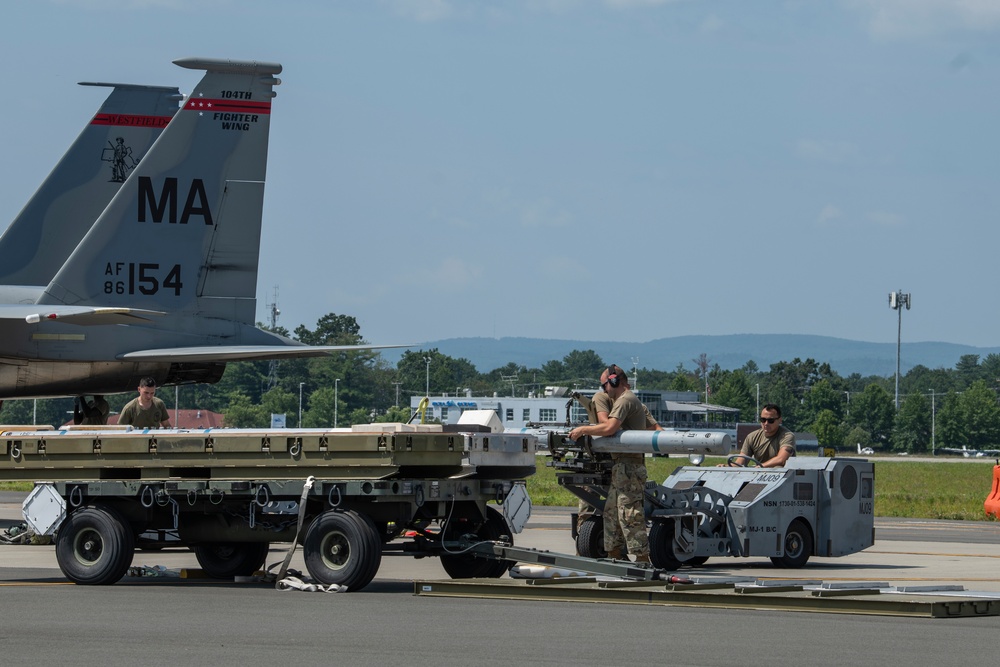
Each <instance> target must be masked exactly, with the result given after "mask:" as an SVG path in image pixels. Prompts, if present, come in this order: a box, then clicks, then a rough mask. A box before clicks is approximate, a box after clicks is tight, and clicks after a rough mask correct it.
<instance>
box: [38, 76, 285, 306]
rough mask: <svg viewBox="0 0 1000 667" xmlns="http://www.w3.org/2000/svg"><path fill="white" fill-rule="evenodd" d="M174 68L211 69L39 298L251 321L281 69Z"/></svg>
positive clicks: (254, 303) (59, 301) (51, 301)
mask: <svg viewBox="0 0 1000 667" xmlns="http://www.w3.org/2000/svg"><path fill="white" fill-rule="evenodd" d="M174 63H175V64H177V65H179V66H181V67H186V68H188V69H199V70H205V74H204V76H203V77H202V79H201V81H200V82H199V83H198V85H197V86H196V87H195V88H194V91H193V92H192V93H191V95H189V96H188V98H187V99H186V100H185V101H184V103H183V105H182V107H181V109H180V110H179V111H178V112H177V113H176V114H175V115H174V118H173V120H171V121H170V124H169V125H167V127H166V129H164V130H163V133H162V134H161V135H160V138H159V139H158V140H157V141H156V143H155V144H154V145H153V147H152V148H151V149H150V150H149V152H148V153H147V155H146V157H145V158H144V159H143V160H142V162H141V163H139V165H138V166H137V167H136V168H135V169H133V170H132V172H131V173H130V174H129V176H128V178H127V180H126V181H125V183H124V184H123V185H122V186H121V189H120V190H119V191H118V193H117V194H116V195H115V196H114V198H113V199H112V200H111V203H110V204H109V205H108V207H107V208H106V209H105V210H104V212H103V213H102V214H101V215H100V217H99V218H98V220H97V222H96V223H95V224H94V225H93V227H91V229H90V231H89V232H87V235H86V236H85V237H84V238H83V241H82V242H81V243H80V244H79V246H77V248H76V249H75V250H74V251H73V253H72V254H71V255H70V257H69V259H68V260H67V261H66V263H65V264H64V265H63V266H62V268H60V269H59V271H58V272H57V273H56V275H55V277H54V278H53V280H52V281H51V283H49V285H48V287H47V288H46V290H45V293H44V294H43V296H42V297H41V298H40V299H39V304H64V305H87V306H101V307H114V308H137V309H144V310H150V311H164V312H167V313H171V314H173V313H176V314H181V315H188V316H201V317H214V318H221V319H226V320H235V321H237V322H241V323H245V324H253V322H254V317H255V314H256V292H257V261H258V257H259V251H260V229H261V218H262V212H263V198H264V179H265V173H266V167H267V145H268V135H269V128H270V119H271V100H272V98H273V97H274V96H275V93H274V91H273V87H274V86H276V85H278V84H279V83H280V81H279V80H278V79H276V78H275V76H274V75H276V74H278V73H280V72H281V65H279V64H277V63H264V62H241V61H230V60H213V59H204V58H184V59H181V60H175V61H174Z"/></svg>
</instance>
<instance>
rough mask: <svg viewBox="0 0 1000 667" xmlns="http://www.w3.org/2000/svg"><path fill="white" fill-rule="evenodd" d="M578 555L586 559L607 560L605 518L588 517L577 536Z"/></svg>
mask: <svg viewBox="0 0 1000 667" xmlns="http://www.w3.org/2000/svg"><path fill="white" fill-rule="evenodd" d="M576 553H577V554H579V555H580V556H583V557H584V558H607V557H608V552H607V551H606V550H605V548H604V517H599V516H591V517H587V518H586V519H584V520H583V522H582V523H581V524H580V529H579V531H578V532H577V534H576Z"/></svg>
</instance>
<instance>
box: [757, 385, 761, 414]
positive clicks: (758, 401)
mask: <svg viewBox="0 0 1000 667" xmlns="http://www.w3.org/2000/svg"><path fill="white" fill-rule="evenodd" d="M757 414H758V415H759V414H760V382H758V383H757Z"/></svg>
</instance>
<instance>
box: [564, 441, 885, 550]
mask: <svg viewBox="0 0 1000 667" xmlns="http://www.w3.org/2000/svg"><path fill="white" fill-rule="evenodd" d="M658 433H663V432H657V431H642V432H635V431H632V432H621V433H619V434H618V436H612V437H608V438H590V437H585V438H581V440H580V441H579V442H573V441H571V440H569V439H568V438H566V437H565V436H564V435H561V434H559V433H550V434H549V435H548V445H549V450H550V451H551V453H552V462H551V465H552V466H553V467H554V468H555V469H556V470H557V473H556V477H557V479H558V481H559V484H560V485H562V486H564V487H565V488H566V489H567V490H569V491H571V492H572V493H573V494H574V495H576V496H577V497H579V498H580V499H581V500H583V501H584V502H586V503H588V504H589V505H591V506H592V507H594V508H597V509H596V512H595V514H594V516H591V517H589V518H587V519H585V520H584V521H583V522H582V523H581V525H580V528H579V531H578V533H577V534H576V539H577V551H578V553H579V554H580V555H582V556H589V557H596V558H599V557H603V556H604V555H605V552H604V546H603V521H604V518H603V516H601V510H602V508H603V507H604V500H605V499H606V498H607V491H608V487H609V486H610V478H611V472H610V471H611V465H612V463H611V461H610V457H608V456H607V454H606V453H607V452H612V451H626V452H642V451H654V450H653V444H652V443H653V442H654V441H655V440H654V439H655V438H658V437H660V436H657V435H656V434H658ZM702 439H703V441H704V443H705V444H704V445H703V446H701V447H696V448H692V447H690V446H689V445H685V442H684V441H679V444H678V446H677V447H673V448H672V447H669V446H664V445H662V444H661V445H658V446H657V447H656V451H668V450H669V451H671V452H672V453H684V454H690V455H691V456H692V457H694V459H693V460H696V459H703V458H704V455H705V454H720V453H724V454H728V453H729V449H728V447H727V446H726V445H728V443H724V442H722V441H721V440H720V441H718V442H717V443H712V440H713V439H712V438H709V437H708V436H707V435H706V436H703V438H702ZM715 440H718V438H716V439H715ZM691 441H694V442H700V441H699V439H698V437H697V436H694V437H691V438H689V439H688V442H691ZM733 458H734V457H730V460H732V459H733ZM698 463H700V460H698ZM874 485H875V471H874V466H873V464H872V463H871V462H869V461H867V460H865V459H856V458H825V457H803V456H796V457H792V458H790V459H789V460H788V462H787V463H786V464H785V466H784V467H783V468H767V469H765V468H761V467H757V462H756V461H754V460H753V459H750V462H749V463H748V465H747V466H745V467H707V468H702V467H699V466H697V465H695V466H684V467H681V468H678V469H677V470H675V471H674V472H673V473H672V474H671V475H670V476H669V477H667V479H666V480H665V481H664V482H663V484H657V483H656V482H655V481H650V482H647V484H646V494H645V496H646V502H645V511H646V519H647V522H648V524H649V546H650V559H651V561H652V564H653V565H654V566H655V567H657V568H663V569H667V570H676V569H678V568H680V567H681V566H683V565H690V566H697V565H701V564H704V563H705V561H707V560H708V559H709V558H713V557H718V556H767V557H769V558H770V559H771V561H772V562H773V563H774V564H775V565H776V566H778V567H785V568H799V567H802V566H804V565H805V564H806V562H807V561H808V560H809V558H810V557H811V556H844V555H847V554H851V553H856V552H858V551H861V550H863V549H866V548H868V547H870V546H871V545H872V544H874V543H875V514H874V499H875V489H874ZM574 528H575V525H574Z"/></svg>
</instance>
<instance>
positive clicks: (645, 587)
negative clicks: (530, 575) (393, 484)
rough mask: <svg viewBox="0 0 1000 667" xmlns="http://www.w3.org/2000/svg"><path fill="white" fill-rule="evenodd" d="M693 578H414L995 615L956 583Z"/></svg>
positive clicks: (553, 595) (743, 604) (630, 600)
mask: <svg viewBox="0 0 1000 667" xmlns="http://www.w3.org/2000/svg"><path fill="white" fill-rule="evenodd" d="M691 581H692V583H690V584H673V583H664V582H663V581H625V580H605V579H603V578H599V577H561V578H554V579H522V580H515V579H462V580H446V581H415V582H414V585H413V592H414V595H422V596H425V597H467V598H480V599H493V600H538V601H546V602H553V601H556V602H591V603H594V602H599V603H610V604H639V605H655V606H666V607H669V606H677V607H702V608H712V607H715V608H722V609H739V608H749V609H767V610H775V611H808V612H819V613H825V614H868V615H873V616H907V617H916V618H971V617H983V616H1000V596H996V595H995V594H977V593H974V592H969V591H964V590H963V589H962V587H961V586H938V587H931V586H927V587H920V586H917V587H913V586H910V587H896V586H890V585H889V584H888V583H886V582H876V583H872V582H858V583H851V582H836V583H824V582H822V581H817V580H809V581H803V580H794V581H793V580H761V579H739V580H733V579H732V578H728V579H719V578H715V579H710V578H705V577H693V578H691ZM987 595H989V596H990V597H987Z"/></svg>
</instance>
